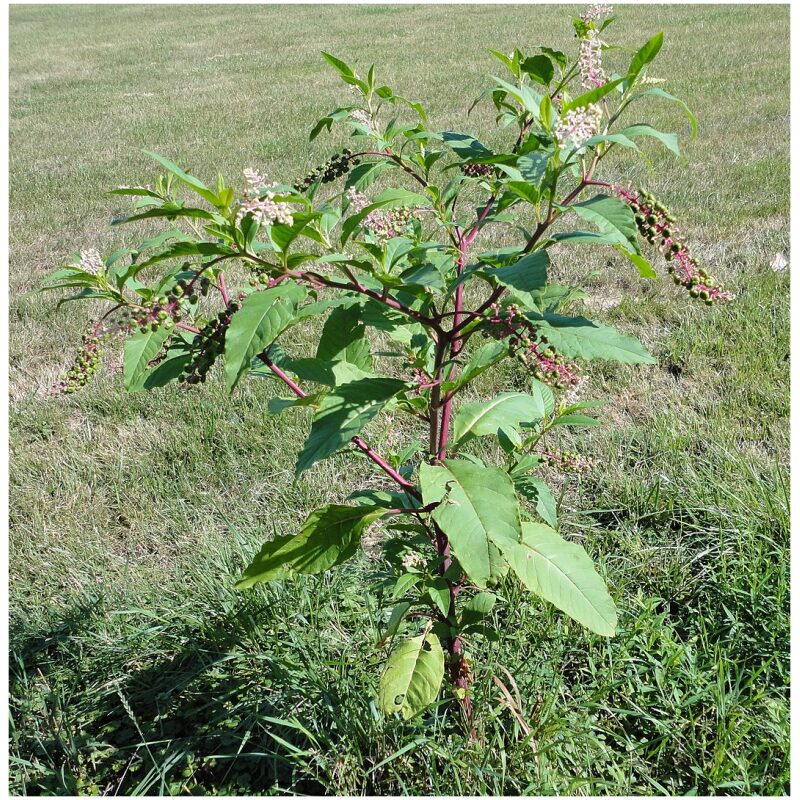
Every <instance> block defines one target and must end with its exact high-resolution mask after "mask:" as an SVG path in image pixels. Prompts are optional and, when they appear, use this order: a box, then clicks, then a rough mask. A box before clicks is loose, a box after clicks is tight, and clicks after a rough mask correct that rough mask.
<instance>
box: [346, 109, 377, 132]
mask: <svg viewBox="0 0 800 800" xmlns="http://www.w3.org/2000/svg"><path fill="white" fill-rule="evenodd" d="M350 119H352V120H354V121H355V122H358V123H360V124H361V125H364V126H365V127H366V128H369V129H370V130H371V131H372V130H375V120H373V119H372V115H371V114H369V113H368V112H366V111H364V109H362V108H357V109H355V111H351V112H350Z"/></svg>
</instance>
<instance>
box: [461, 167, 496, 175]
mask: <svg viewBox="0 0 800 800" xmlns="http://www.w3.org/2000/svg"><path fill="white" fill-rule="evenodd" d="M461 173H462V174H463V175H466V176H467V177H468V178H489V177H491V176H492V175H493V174H494V167H493V166H492V165H491V164H462V165H461Z"/></svg>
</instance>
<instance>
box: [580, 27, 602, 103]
mask: <svg viewBox="0 0 800 800" xmlns="http://www.w3.org/2000/svg"><path fill="white" fill-rule="evenodd" d="M602 58H603V43H602V42H601V41H600V37H599V35H598V33H597V31H596V30H594V29H593V28H592V29H590V30H589V31H587V33H586V36H584V37H583V39H581V42H580V55H579V58H578V65H579V67H580V71H581V86H583V87H584V89H596V88H597V87H598V86H602V85H603V84H604V83H605V82H606V76H605V73H604V72H603V67H602Z"/></svg>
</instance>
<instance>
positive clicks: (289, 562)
mask: <svg viewBox="0 0 800 800" xmlns="http://www.w3.org/2000/svg"><path fill="white" fill-rule="evenodd" d="M383 513H384V512H383V509H376V508H375V507H374V506H343V505H333V504H331V505H326V506H322V507H320V508H318V509H316V510H315V511H312V512H311V513H310V514H309V515H308V518H307V519H306V521H305V522H304V523H303V527H302V528H301V529H300V532H299V533H297V534H296V535H294V536H278V537H276V538H275V539H273V540H272V541H270V542H267V543H266V544H265V545H264V546H263V547H262V548H261V551H260V552H259V553H258V555H257V556H256V557H255V558H254V559H253V562H252V563H251V564H250V566H249V567H248V568H247V569H246V570H245V571H244V574H243V575H242V577H241V578H240V579H239V581H238V582H237V583H236V588H237V589H246V588H248V587H249V586H253V585H254V584H256V583H263V582H265V581H273V580H282V579H284V578H285V577H287V575H288V574H290V570H292V571H295V572H302V573H305V574H307V575H316V574H317V573H319V572H324V571H325V570H327V569H330V568H331V567H336V566H338V565H339V564H343V563H344V562H345V561H347V560H348V559H349V558H352V556H354V555H355V553H356V551H357V550H358V546H359V544H360V542H361V535H362V534H363V533H364V530H365V529H366V527H367V526H368V525H369V524H370V523H372V522H374V521H375V520H376V519H378V518H380V517H381V516H382V515H383Z"/></svg>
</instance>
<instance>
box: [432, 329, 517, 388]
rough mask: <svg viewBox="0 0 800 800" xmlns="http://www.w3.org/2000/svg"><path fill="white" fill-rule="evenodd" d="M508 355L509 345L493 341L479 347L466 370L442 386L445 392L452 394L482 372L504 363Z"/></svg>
mask: <svg viewBox="0 0 800 800" xmlns="http://www.w3.org/2000/svg"><path fill="white" fill-rule="evenodd" d="M507 354H508V343H507V342H501V341H492V342H488V343H487V344H485V345H483V346H481V347H479V348H478V349H477V350H476V351H475V352H474V353H473V354H472V356H470V359H469V361H467V363H466V364H465V365H464V369H462V370H461V372H460V373H459V374H458V375H457V376H456V378H455V379H454V380H452V381H445V382H444V383H443V384H442V391H443V392H451V391H454V390H457V389H460V388H461V387H462V386H465V385H466V384H467V383H469V382H470V381H471V380H472V379H473V378H476V377H477V376H478V375H480V374H481V373H482V372H485V371H486V370H487V369H489V368H490V367H492V366H494V365H495V364H497V363H498V362H499V361H502V360H503V359H504V358H505V357H506V355H507Z"/></svg>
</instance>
